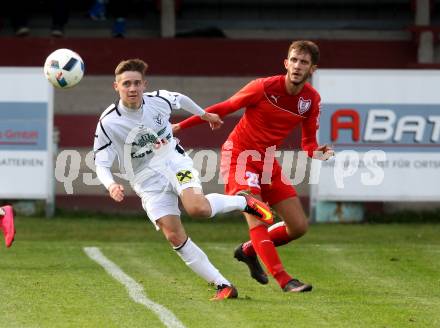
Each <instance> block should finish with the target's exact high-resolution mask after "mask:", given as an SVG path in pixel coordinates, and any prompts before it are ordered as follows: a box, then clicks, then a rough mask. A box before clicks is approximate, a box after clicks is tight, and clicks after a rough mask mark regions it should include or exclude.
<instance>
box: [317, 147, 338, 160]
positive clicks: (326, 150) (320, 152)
mask: <svg viewBox="0 0 440 328" xmlns="http://www.w3.org/2000/svg"><path fill="white" fill-rule="evenodd" d="M334 155H335V151H334V150H333V148H332V147H331V146H329V145H322V146H318V148H316V149H315V150H314V151H313V158H314V159H319V160H321V161H326V160H328V159H330V158H332V157H333V156H334Z"/></svg>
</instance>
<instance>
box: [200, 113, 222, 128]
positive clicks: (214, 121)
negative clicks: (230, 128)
mask: <svg viewBox="0 0 440 328" xmlns="http://www.w3.org/2000/svg"><path fill="white" fill-rule="evenodd" d="M200 118H201V119H202V120H204V121H206V122H208V123H209V126H210V127H211V129H212V130H217V129H220V127H221V126H222V124H223V121H222V119H221V118H220V116H218V115H217V114H215V113H208V112H205V114H203V115H202V116H200Z"/></svg>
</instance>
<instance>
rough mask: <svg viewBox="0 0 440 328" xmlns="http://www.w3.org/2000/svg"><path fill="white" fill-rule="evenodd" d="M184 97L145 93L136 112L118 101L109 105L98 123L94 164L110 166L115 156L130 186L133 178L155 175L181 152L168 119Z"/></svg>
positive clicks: (178, 94) (174, 94)
mask: <svg viewBox="0 0 440 328" xmlns="http://www.w3.org/2000/svg"><path fill="white" fill-rule="evenodd" d="M183 98H186V99H189V98H187V97H186V96H184V95H182V94H180V93H177V92H169V91H166V90H159V91H154V92H147V93H144V95H143V104H142V106H141V109H140V110H138V111H128V110H125V109H124V108H123V106H121V105H119V104H112V105H110V106H109V107H108V108H107V109H106V110H105V111H104V112H103V113H102V115H101V117H100V120H99V122H98V125H97V128H96V133H95V142H94V146H93V148H94V153H95V164H96V165H97V166H103V167H111V166H112V164H113V162H114V160H115V158H118V162H119V169H120V171H121V173H124V174H126V175H127V178H128V179H129V180H130V183H131V184H132V186H134V185H135V184H137V183H136V181H134V180H135V178H137V177H139V175H142V180H145V179H147V178H148V177H153V176H155V175H156V174H157V173H158V172H159V171H160V170H161V166H162V165H163V163H164V162H165V161H166V159H167V158H169V157H170V155H172V154H174V153H175V152H176V147H177V149H178V150H179V151H183V150H182V149H181V148H180V149H179V147H180V146H178V145H177V143H176V141H175V139H174V138H173V132H172V127H171V123H170V121H169V119H170V115H171V112H172V111H173V110H178V109H181V108H182V107H181V103H180V101H181V100H182V99H183Z"/></svg>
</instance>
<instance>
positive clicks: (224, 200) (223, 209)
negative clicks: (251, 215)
mask: <svg viewBox="0 0 440 328" xmlns="http://www.w3.org/2000/svg"><path fill="white" fill-rule="evenodd" d="M206 199H208V201H209V204H210V205H211V216H210V217H213V216H214V215H216V214H218V213H228V212H232V211H236V210H238V211H243V210H244V208H245V207H246V205H247V203H246V199H245V198H244V197H243V196H230V195H223V194H209V195H206Z"/></svg>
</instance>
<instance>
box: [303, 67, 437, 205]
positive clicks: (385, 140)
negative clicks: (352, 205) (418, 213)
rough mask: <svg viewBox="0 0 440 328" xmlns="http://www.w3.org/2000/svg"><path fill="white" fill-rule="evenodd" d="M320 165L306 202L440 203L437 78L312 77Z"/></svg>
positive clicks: (363, 73)
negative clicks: (325, 156) (330, 153)
mask: <svg viewBox="0 0 440 328" xmlns="http://www.w3.org/2000/svg"><path fill="white" fill-rule="evenodd" d="M313 84H314V86H315V88H317V90H318V91H319V92H320V94H321V97H322V110H321V116H320V129H319V141H320V144H325V143H327V144H332V145H333V146H334V148H335V150H336V154H337V156H336V159H333V160H331V161H329V162H325V163H322V166H321V171H320V175H319V183H318V184H317V185H314V186H312V190H311V198H312V202H314V201H317V200H329V201H439V200H440V187H439V183H440V142H439V141H440V140H439V139H440V92H439V86H440V71H438V70H319V71H317V72H316V74H315V75H314V78H313Z"/></svg>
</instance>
